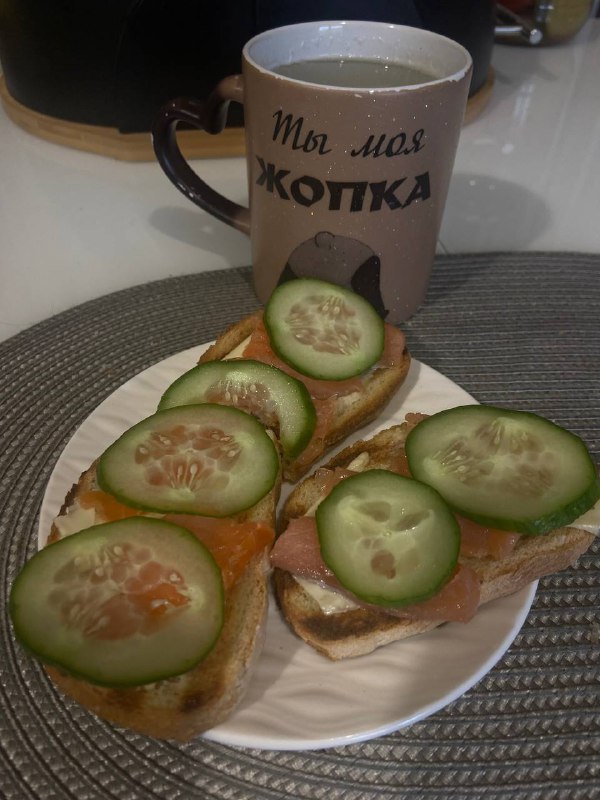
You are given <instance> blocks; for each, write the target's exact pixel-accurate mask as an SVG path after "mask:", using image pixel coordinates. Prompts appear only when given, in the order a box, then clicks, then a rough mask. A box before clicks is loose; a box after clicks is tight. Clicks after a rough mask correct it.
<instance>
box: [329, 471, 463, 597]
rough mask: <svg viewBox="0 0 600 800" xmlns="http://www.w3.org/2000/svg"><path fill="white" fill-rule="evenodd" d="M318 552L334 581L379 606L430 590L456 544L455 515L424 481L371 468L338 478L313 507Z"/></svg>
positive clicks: (447, 569) (437, 585) (445, 576)
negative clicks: (316, 505)
mask: <svg viewBox="0 0 600 800" xmlns="http://www.w3.org/2000/svg"><path fill="white" fill-rule="evenodd" d="M315 516H316V523H317V530H318V534H319V542H320V546H321V555H322V556H323V560H324V561H325V563H326V564H327V566H328V567H329V568H330V569H331V570H332V571H333V573H334V574H335V576H336V578H337V579H338V580H339V582H340V583H341V584H342V586H344V587H345V588H346V589H348V590H349V591H351V592H353V593H354V594H355V595H356V596H357V597H360V598H361V599H363V600H365V601H367V602H369V603H374V604H377V605H383V606H393V607H399V606H405V605H409V604H412V603H417V602H419V601H421V600H426V599H428V598H429V597H432V596H433V595H434V594H436V593H437V592H438V591H439V590H440V589H441V588H442V586H443V585H444V584H445V583H446V582H447V581H448V580H449V578H450V577H451V575H452V573H453V571H454V569H455V567H456V563H457V559H458V551H459V548H460V529H459V526H458V523H457V521H456V518H455V517H454V515H453V514H452V512H451V511H450V509H449V508H448V506H447V505H446V503H445V502H444V501H443V500H442V498H441V497H440V496H439V494H438V493H437V492H436V491H435V490H433V489H432V488H431V487H429V486H426V485H425V484H423V483H419V482H418V481H415V480H412V479H411V478H405V477H402V476H401V475H397V474H395V473H393V472H388V471H387V470H380V469H373V470H367V471H366V472H361V473H360V474H358V475H352V476H351V477H349V478H346V479H345V480H343V481H341V482H340V483H339V484H338V485H337V486H336V487H335V488H334V489H333V490H332V492H331V493H330V494H329V495H328V497H327V498H325V500H323V502H322V503H321V504H320V505H319V506H318V507H317V511H316V515H315Z"/></svg>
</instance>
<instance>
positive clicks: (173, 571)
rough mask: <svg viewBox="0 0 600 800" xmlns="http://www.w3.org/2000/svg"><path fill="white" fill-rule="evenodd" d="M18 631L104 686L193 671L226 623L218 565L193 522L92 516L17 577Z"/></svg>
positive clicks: (56, 661) (43, 655)
mask: <svg viewBox="0 0 600 800" xmlns="http://www.w3.org/2000/svg"><path fill="white" fill-rule="evenodd" d="M9 610H10V615H11V618H12V622H13V626H14V630H15V634H16V636H17V639H18V640H19V641H20V642H21V643H22V644H23V645H24V647H25V648H27V649H28V650H29V651H31V652H32V653H33V654H34V655H36V656H37V657H38V658H40V659H41V660H42V661H43V662H45V663H47V664H53V665H55V666H58V667H60V668H61V669H63V670H65V671H66V672H69V673H71V674H72V675H75V676H77V677H80V678H83V679H84V680H87V681H91V682H92V683H97V684H100V685H103V686H113V687H125V686H139V685H142V684H146V683H152V682H154V681H158V680H162V679H164V678H170V677H172V676H174V675H179V674H181V673H183V672H187V671H188V670H190V669H192V667H194V666H195V665H196V664H198V663H199V662H200V661H201V660H202V659H203V658H204V657H205V656H206V655H207V654H208V653H209V652H210V650H211V649H212V647H213V646H214V644H215V642H216V641H217V639H218V637H219V634H220V632H221V629H222V626H223V615H224V599H223V581H222V578H221V572H220V570H219V568H218V566H217V564H216V562H215V560H214V558H213V557H212V555H211V554H210V552H209V551H208V550H207V548H206V547H205V546H204V545H203V544H202V543H201V542H200V541H199V540H198V539H197V538H196V537H195V536H194V535H193V534H192V533H190V532H189V531H188V530H186V529H185V528H182V527H180V526H179V525H173V524H172V523H170V522H164V521H162V520H158V519H151V518H148V517H130V518H128V519H125V520H121V521H119V522H108V523H106V524H104V525H95V526H94V527H92V528H88V529H87V530H84V531H80V532H79V533H74V534H73V535H72V536H67V537H66V538H65V539H61V540H60V541H58V542H56V543H55V544H51V545H48V547H45V548H44V549H43V550H40V552H39V553H37V554H36V555H35V556H34V557H33V558H32V559H31V560H30V561H29V562H28V563H27V564H26V565H25V567H24V568H23V570H22V571H21V572H20V573H19V575H18V576H17V578H16V580H15V582H14V584H13V586H12V590H11V594H10V603H9Z"/></svg>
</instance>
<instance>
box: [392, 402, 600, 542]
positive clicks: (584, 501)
mask: <svg viewBox="0 0 600 800" xmlns="http://www.w3.org/2000/svg"><path fill="white" fill-rule="evenodd" d="M406 455H407V458H408V464H409V466H410V471H411V473H412V474H413V475H414V477H415V478H418V479H419V480H421V481H423V482H424V483H428V484H429V485H430V486H433V487H434V488H435V489H437V491H438V492H439V493H440V494H441V495H442V497H443V498H444V499H445V500H446V501H447V502H448V503H449V505H450V506H451V507H452V508H453V509H454V510H455V511H457V512H459V513H460V514H462V515H463V516H465V517H469V518H470V519H473V520H475V521H476V522H479V523H481V524H483V525H488V526H490V527H493V528H501V529H503V530H508V531H517V532H520V533H527V534H541V533H547V532H548V531H552V530H555V529H556V528H560V527H562V526H563V525H567V524H568V523H569V522H572V521H573V520H574V519H576V518H577V517H578V516H580V515H581V514H583V512H584V511H586V510H587V509H588V508H590V507H591V506H592V505H593V504H594V503H595V501H596V500H597V499H598V497H599V496H600V483H599V481H598V476H597V473H596V468H595V465H594V463H593V461H592V459H591V457H590V455H589V453H588V451H587V449H586V447H585V445H584V443H583V442H582V441H581V439H580V438H579V437H578V436H575V435H574V434H572V433H569V431H566V430H564V428H561V427H559V426H558V425H555V424H554V423H552V422H550V421H549V420H546V419H544V418H543V417H539V416H537V415H536V414H532V413H529V412H526V411H509V410H507V409H502V408H495V407H493V406H483V405H481V406H477V405H473V406H459V407H457V408H452V409H450V410H448V411H441V412H440V413H438V414H434V415H433V416H431V417H428V418H427V419H426V420H424V421H423V422H420V423H419V424H418V425H417V426H416V427H415V428H414V429H413V430H412V431H411V432H410V433H409V435H408V437H407V440H406Z"/></svg>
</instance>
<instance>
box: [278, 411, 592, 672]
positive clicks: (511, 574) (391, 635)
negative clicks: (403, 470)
mask: <svg viewBox="0 0 600 800" xmlns="http://www.w3.org/2000/svg"><path fill="white" fill-rule="evenodd" d="M407 432H408V427H407V425H406V423H403V424H402V425H396V426H394V427H392V428H389V429H387V430H385V431H382V432H380V433H378V434H376V435H375V436H374V437H373V438H371V439H369V440H367V441H362V442H356V443H355V444H353V445H351V446H350V447H347V448H345V449H344V450H343V451H341V452H340V453H338V454H337V455H336V456H335V457H334V458H332V459H331V460H330V461H329V462H328V463H327V465H326V466H327V467H328V468H333V467H336V466H338V467H342V466H347V465H348V464H350V462H351V461H352V460H353V459H354V458H356V457H357V456H358V455H359V454H360V453H365V452H366V453H368V454H369V468H386V467H388V468H389V467H391V466H392V464H393V462H394V454H395V453H396V452H398V450H399V449H401V448H402V446H403V444H404V440H405V438H406V434H407ZM318 499H319V492H318V490H317V488H316V482H315V478H314V475H312V476H310V477H309V478H307V479H305V480H304V481H303V482H302V483H301V484H299V486H297V487H296V489H295V490H294V491H293V492H292V493H291V494H290V496H289V498H288V500H287V502H286V504H285V506H284V508H283V510H282V513H281V515H280V520H279V524H278V529H279V530H280V531H283V530H285V528H286V527H287V525H288V523H289V521H290V520H291V519H293V518H296V517H299V516H302V515H303V514H304V513H305V512H306V510H307V509H309V508H310V506H311V505H313V504H314V503H315V502H316V501H317V500H318ZM593 540H594V535H593V534H591V533H587V532H585V531H582V530H578V529H576V528H560V529H558V530H556V531H553V532H552V533H550V534H547V535H544V536H529V537H528V536H522V537H521V538H520V539H519V541H518V542H517V545H516V547H515V549H514V550H513V552H512V553H511V554H510V555H509V556H508V557H506V558H503V559H501V560H497V559H492V558H486V559H476V558H461V563H464V564H465V565H467V566H469V567H471V568H472V569H473V570H475V572H476V573H477V575H478V577H479V582H480V591H481V598H480V605H482V604H483V603H487V602H490V601H491V600H495V599H497V598H500V597H505V596H507V595H509V594H513V593H514V592H517V591H518V590H519V589H521V588H523V587H524V586H526V585H528V584H529V583H531V582H532V581H534V580H536V579H538V578H541V577H543V576H544V575H549V574H551V573H554V572H558V571H559V570H562V569H566V568H567V567H569V566H571V565H573V564H574V563H575V562H576V560H577V558H578V557H579V556H580V555H581V554H582V553H584V552H585V551H586V550H587V549H588V547H589V546H590V545H591V543H592V541H593ZM273 588H274V593H275V597H276V600H277V603H278V605H279V608H280V609H281V612H282V614H283V616H284V618H285V619H286V621H287V623H288V625H289V626H290V627H291V628H292V630H293V631H294V632H295V633H296V634H297V635H298V636H300V637H301V638H302V639H304V641H305V642H307V644H309V645H311V647H313V648H314V649H315V650H317V651H318V652H319V653H321V654H322V655H324V656H327V657H328V658H330V659H332V660H336V661H337V660H339V659H342V658H351V657H354V656H361V655H365V654H367V653H370V652H372V651H373V650H375V649H376V648H377V647H381V646H382V645H386V644H389V643H390V642H395V641H399V640H401V639H405V638H408V637H409V636H415V635H416V634H419V633H424V632H426V631H428V630H432V629H433V628H436V627H438V626H439V625H442V624H444V623H443V621H430V620H406V619H399V618H397V617H393V616H391V615H389V614H385V613H384V612H379V611H377V610H372V609H370V608H356V609H351V610H349V611H343V612H339V613H334V614H325V613H323V611H322V610H321V607H320V606H319V604H318V603H317V602H316V601H315V600H314V599H313V598H312V597H311V596H310V595H309V594H308V593H307V592H305V591H304V589H303V588H302V586H301V585H300V584H299V583H298V582H297V581H296V580H295V578H294V577H293V576H292V575H291V574H290V573H289V572H285V571H283V570H280V569H275V570H274V571H273Z"/></svg>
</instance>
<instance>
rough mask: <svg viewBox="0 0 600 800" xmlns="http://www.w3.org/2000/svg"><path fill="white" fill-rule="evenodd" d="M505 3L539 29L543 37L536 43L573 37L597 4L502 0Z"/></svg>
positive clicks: (586, 0)
mask: <svg viewBox="0 0 600 800" xmlns="http://www.w3.org/2000/svg"><path fill="white" fill-rule="evenodd" d="M502 5H503V6H504V8H505V9H507V11H509V12H512V13H513V14H516V15H518V16H519V17H520V18H521V20H522V21H523V22H524V24H525V25H526V26H528V27H530V28H534V29H536V30H539V32H540V39H539V41H538V42H532V44H540V43H541V44H558V43H560V42H564V41H566V40H567V39H570V38H571V37H572V36H575V34H576V33H578V32H579V31H580V30H581V28H582V27H583V25H584V23H585V22H586V20H587V19H589V17H590V16H591V14H592V12H593V11H595V10H596V8H597V3H595V2H594V0H502Z"/></svg>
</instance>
